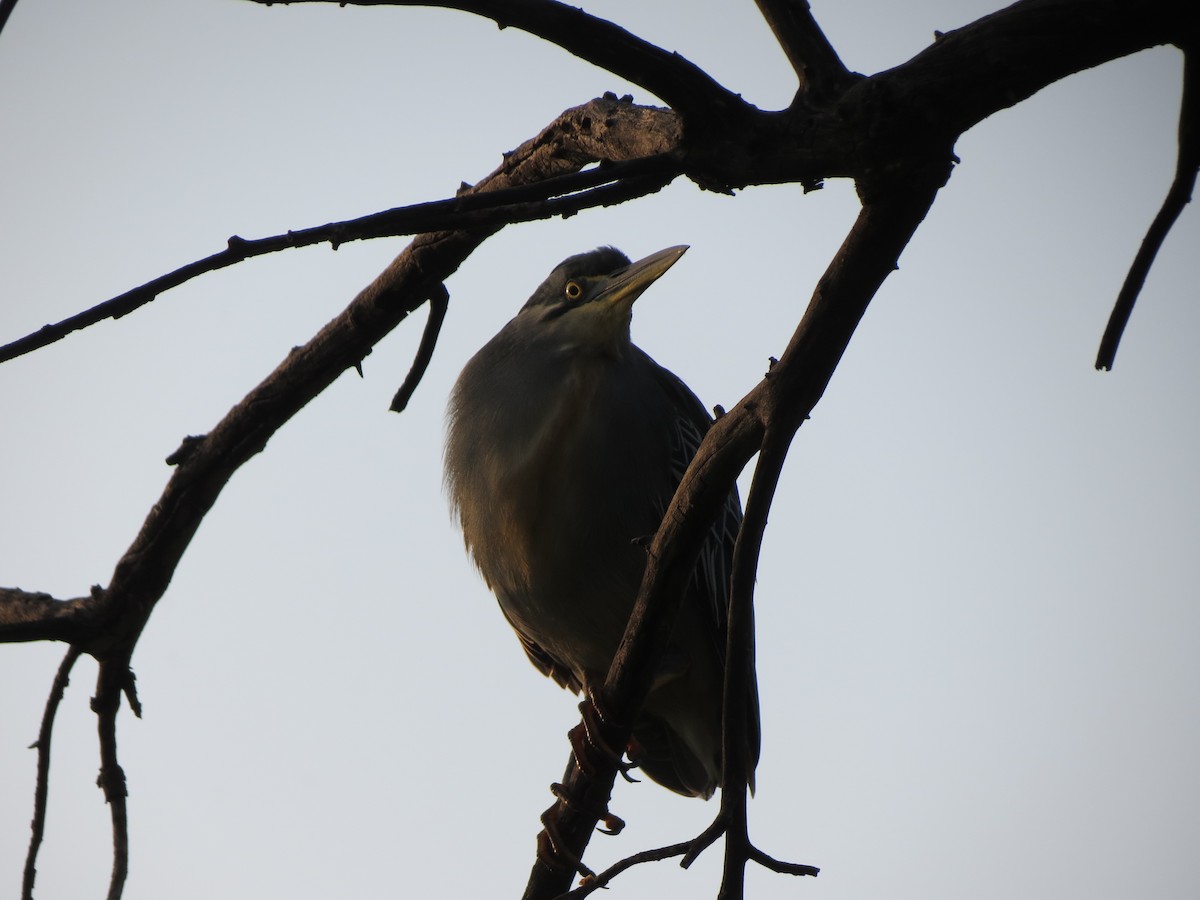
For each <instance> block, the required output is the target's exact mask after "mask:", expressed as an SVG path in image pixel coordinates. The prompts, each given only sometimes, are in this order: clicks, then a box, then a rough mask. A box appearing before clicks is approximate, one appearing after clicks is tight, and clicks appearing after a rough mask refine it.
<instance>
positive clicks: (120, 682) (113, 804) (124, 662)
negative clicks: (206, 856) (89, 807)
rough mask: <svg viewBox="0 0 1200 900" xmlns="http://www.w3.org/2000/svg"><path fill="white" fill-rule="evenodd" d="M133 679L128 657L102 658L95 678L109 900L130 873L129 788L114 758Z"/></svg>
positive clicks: (115, 897)
mask: <svg viewBox="0 0 1200 900" xmlns="http://www.w3.org/2000/svg"><path fill="white" fill-rule="evenodd" d="M132 678H133V673H132V672H130V671H129V659H128V657H125V658H118V659H110V660H106V661H103V662H101V663H100V673H99V675H98V676H97V678H96V696H94V697H93V698H92V711H93V712H95V713H96V719H97V725H98V731H99V737H100V776H99V778H97V779H96V784H97V785H99V787H100V789H101V790H103V791H104V800H105V802H107V803H108V806H109V811H110V813H111V816H112V834H113V867H112V876H111V878H110V880H109V883H108V900H120V897H121V894H122V893H123V892H124V890H125V878H126V876H127V875H128V874H129V815H128V809H127V807H126V803H125V798H126V797H127V796H128V795H129V791H128V789H127V787H126V783H125V770H124V769H122V768H121V764H120V763H119V762H118V761H117V711H118V710H119V709H120V707H121V697H122V696H123V695H125V694H131V691H132V688H131V686H130V683H131V680H132Z"/></svg>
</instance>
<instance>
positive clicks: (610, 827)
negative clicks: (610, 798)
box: [542, 782, 625, 834]
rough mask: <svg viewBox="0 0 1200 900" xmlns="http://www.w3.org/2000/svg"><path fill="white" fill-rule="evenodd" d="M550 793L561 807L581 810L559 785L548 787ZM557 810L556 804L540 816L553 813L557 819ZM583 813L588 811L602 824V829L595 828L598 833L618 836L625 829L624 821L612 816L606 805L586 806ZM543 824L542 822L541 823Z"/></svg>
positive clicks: (614, 815) (556, 783)
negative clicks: (558, 801) (559, 802)
mask: <svg viewBox="0 0 1200 900" xmlns="http://www.w3.org/2000/svg"><path fill="white" fill-rule="evenodd" d="M550 793H552V794H553V795H554V796H555V797H557V798H558V799H559V800H560V801H562V805H563V806H569V807H572V808H574V809H580V808H581V807H580V804H578V803H576V802H575V801H574V800H572V799H571V798H570V797H569V796H568V795H567V789H566V788H565V787H563V786H562V785H561V784H559V783H558V782H555V783H554V784H552V785H550ZM557 809H558V804H555V805H554V806H552V807H550V809H548V810H546V812H545V813H543V814H542V815H543V816H546V815H549V814H551V813H555V816H556V817H557V813H556V812H555V811H556V810H557ZM583 811H590V812H591V813H592V814H593V815H595V816H596V818H597V819H599V820H600V822H601V823H602V824H603V826H604V827H603V828H597V829H596V830H597V831H599V832H600V833H601V834H620V833H621V832H622V831H623V830H624V828H625V820H624V819H622V818H621V817H620V816H618V815H616V814H614V813H613V812H612V811H611V810H610V809H609V808H608V805H607V804H605V805H604V806H602V807H595V806H588V807H585V808H583ZM543 824H545V822H544V821H543Z"/></svg>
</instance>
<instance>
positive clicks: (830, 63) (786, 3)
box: [756, 0, 861, 103]
mask: <svg viewBox="0 0 1200 900" xmlns="http://www.w3.org/2000/svg"><path fill="white" fill-rule="evenodd" d="M756 2H757V3H758V10H759V12H761V13H762V16H763V18H764V19H766V20H767V24H768V25H770V26H771V31H772V32H773V33H774V34H775V39H776V40H777V41H779V46H780V47H781V48H782V49H783V52H784V54H785V55H786V56H787V58H788V62H790V63H791V64H792V69H794V70H795V72H796V77H797V78H798V79H799V81H800V94H801V95H802V96H804V98H805V99H806V100H808V101H809V102H812V103H822V102H826V101H828V100H830V99H832V98H833V97H834V96H835V95H836V94H839V93H841V91H843V90H844V89H845V88H846V87H847V85H848V84H849V83H850V82H851V81H852V80H854V79H855V78H856V77H861V76H854V75H852V74H851V73H850V71H849V70H848V69H847V68H846V66H845V65H844V64H843V63H842V60H841V58H840V57H839V56H838V55H837V51H836V50H834V49H833V45H832V44H830V43H829V39H828V38H826V37H825V33H824V32H823V31H821V26H819V25H818V24H817V20H816V19H814V18H813V14H812V9H811V7H810V6H809V4H808V0H756Z"/></svg>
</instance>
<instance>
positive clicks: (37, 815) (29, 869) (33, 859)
mask: <svg viewBox="0 0 1200 900" xmlns="http://www.w3.org/2000/svg"><path fill="white" fill-rule="evenodd" d="M80 653H81V651H80V650H79V648H77V647H71V648H69V649H68V650H67V654H66V656H64V657H63V661H62V662H61V663H60V664H59V666H58V672H57V673H56V674H55V676H54V681H53V682H52V683H51V684H50V695H49V696H48V697H47V698H46V709H45V711H44V712H43V713H42V727H41V728H39V729H38V738H37V742H36V743H35V744H34V745H33V746H34V747H36V748H37V782H36V786H35V787H34V789H33V821H32V822H30V824H29V827H30V831H31V832H32V834H30V836H29V851H28V852H27V853H26V854H25V876H24V878H23V879H22V881H21V900H33V882H34V880H35V879H36V878H37V856H38V850H39V849H40V848H41V846H42V838H43V836H44V835H45V832H46V801H47V799H48V798H49V796H50V739H51V737H52V736H53V734H54V718H55V716H57V715H58V705H59V703H61V702H62V698H63V692H64V691H65V690H66V689H67V685H68V684H70V683H71V678H70V675H71V669H72V668H74V666H75V661H76V660H77V659H79V656H80Z"/></svg>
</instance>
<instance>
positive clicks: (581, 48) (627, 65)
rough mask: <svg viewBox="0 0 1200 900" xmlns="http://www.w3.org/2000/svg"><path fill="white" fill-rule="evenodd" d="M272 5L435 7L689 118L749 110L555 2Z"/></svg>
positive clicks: (610, 27) (624, 34)
mask: <svg viewBox="0 0 1200 900" xmlns="http://www.w3.org/2000/svg"><path fill="white" fill-rule="evenodd" d="M252 2H255V3H264V4H266V5H268V6H273V5H276V4H279V5H290V4H292V3H332V2H336V3H338V4H339V5H341V6H346V5H348V4H349V5H353V6H433V7H441V8H445V9H457V10H461V11H462V12H468V13H474V14H475V15H478V16H483V17H485V18H488V19H491V20H492V21H494V22H495V23H496V24H497V25H499V26H500V27H501V28H510V27H511V28H519V29H520V30H521V31H526V32H528V33H529V34H532V35H536V36H537V37H540V38H542V39H543V40H546V41H549V42H550V43H552V44H557V45H558V46H559V47H562V48H563V49H564V50H566V51H567V52H568V53H570V54H571V55H572V56H575V57H577V58H579V59H582V60H586V61H587V62H590V63H592V64H594V65H597V66H599V67H600V68H602V69H605V70H607V71H609V72H612V73H613V74H614V75H618V76H620V77H621V78H624V79H625V80H626V81H629V82H631V83H633V84H636V85H639V86H640V87H643V88H645V89H646V90H648V91H650V92H651V93H652V94H654V95H655V96H656V97H659V98H661V99H662V100H663V101H665V102H666V103H667V105H669V106H670V107H671V108H673V109H675V110H677V111H678V112H679V113H680V114H681V115H682V116H683V117H684V118H685V119H695V120H697V121H700V120H703V119H711V118H712V117H714V116H715V115H724V114H729V113H732V112H735V111H738V110H741V109H744V108H745V107H746V105H747V104H746V103H745V101H743V100H742V99H741V98H740V97H739V96H738V95H737V94H735V93H732V92H731V91H729V90H727V89H726V88H724V87H722V86H721V85H720V84H719V83H718V82H717V81H715V80H714V79H713V78H712V76H710V75H709V74H708V73H707V72H705V71H704V70H703V69H701V68H700V67H699V66H697V65H695V64H694V63H692V62H689V61H688V60H686V59H684V58H683V57H682V56H680V55H679V54H678V53H670V52H668V51H666V50H663V49H662V48H661V47H657V46H655V45H654V44H651V43H649V42H648V41H644V40H642V39H641V38H639V37H637V36H635V35H633V34H630V33H629V32H628V31H626V30H625V29H624V28H621V27H620V26H619V25H616V24H614V23H612V22H609V21H608V20H606V19H601V18H599V17H598V16H593V15H589V14H588V13H586V12H584V11H583V10H582V9H577V8H575V7H573V6H568V5H567V4H565V3H559V2H557V0H252Z"/></svg>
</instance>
